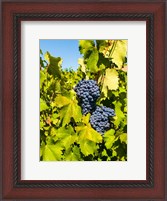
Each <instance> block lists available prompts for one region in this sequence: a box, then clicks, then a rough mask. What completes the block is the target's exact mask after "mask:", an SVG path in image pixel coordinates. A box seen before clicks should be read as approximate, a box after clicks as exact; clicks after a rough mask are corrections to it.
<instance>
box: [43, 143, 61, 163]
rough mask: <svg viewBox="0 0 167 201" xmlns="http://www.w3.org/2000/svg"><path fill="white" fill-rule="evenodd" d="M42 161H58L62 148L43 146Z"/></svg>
mask: <svg viewBox="0 0 167 201" xmlns="http://www.w3.org/2000/svg"><path fill="white" fill-rule="evenodd" d="M42 156H43V161H60V160H61V157H62V147H61V146H58V145H45V147H44V148H43V151H42Z"/></svg>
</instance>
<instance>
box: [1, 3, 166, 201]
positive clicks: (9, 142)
mask: <svg viewBox="0 0 167 201" xmlns="http://www.w3.org/2000/svg"><path fill="white" fill-rule="evenodd" d="M165 8H166V2H165V1H158V0H157V1H156V0H155V1H149V2H148V1H141V2H140V1H135V2H132V1H130V2H129V1H123V0H122V1H119V2H114V1H106V2H105V1H104V2H100V1H95V2H92V1H89V2H86V1H85V2H84V1H80V2H73V1H71V2H61V1H52V2H39V1H36V2H35V1H34V2H28V1H25V2H23V1H22V2H18V1H17V2H13V1H11V2H10V1H6V2H5V1H3V2H2V55H3V58H2V68H1V72H2V125H1V128H2V135H1V137H2V140H1V142H2V143H1V145H2V165H1V168H2V200H6V199H11V200H16V199H18V200H26V199H29V200H32V199H45V200H46V199H48V200H49V199H54V200H56V199H67V200H70V199H71V200H72V199H78V200H80V199H88V200H96V199H97V200H98V199H101V200H105V199H109V200H116V199H119V200H130V199H131V200H140V201H141V200H157V201H158V200H159V201H160V200H164V201H165V200H166V199H167V194H165V192H166V187H167V186H166V182H167V181H166V178H165V175H166V174H165V170H166V171H167V169H165V168H166V162H165V142H166V141H165V137H166V133H165V94H166V92H165V48H166V45H165V44H166V40H165V28H166V24H165V23H166V21H165ZM22 21H146V34H147V36H146V38H147V40H146V50H147V51H146V52H147V54H146V68H147V69H146V72H147V75H146V82H147V89H146V92H147V94H146V97H147V100H146V104H147V114H146V117H147V126H146V145H147V149H146V165H147V168H146V169H147V171H146V180H135V181H134V180H126V181H125V180H113V181H111V180H62V181H60V180H59V181H55V180H22V179H21V121H22V117H21V22H22ZM134 171H136V174H137V170H134ZM81 174H82V173H81Z"/></svg>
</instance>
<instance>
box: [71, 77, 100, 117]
mask: <svg viewBox="0 0 167 201" xmlns="http://www.w3.org/2000/svg"><path fill="white" fill-rule="evenodd" d="M74 90H75V92H76V93H77V96H78V98H79V99H80V102H81V107H82V113H83V114H84V115H85V114H87V113H89V112H92V111H93V110H94V109H95V108H96V100H97V99H98V98H99V97H100V90H99V86H98V85H97V82H96V81H95V80H81V81H80V82H79V83H78V84H77V85H76V86H75V88H74Z"/></svg>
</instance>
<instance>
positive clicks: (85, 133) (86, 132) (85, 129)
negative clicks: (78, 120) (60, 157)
mask: <svg viewBox="0 0 167 201" xmlns="http://www.w3.org/2000/svg"><path fill="white" fill-rule="evenodd" d="M75 130H76V131H77V132H78V141H80V140H90V141H92V142H95V143H100V142H102V136H101V135H100V134H99V133H98V132H97V131H96V130H94V129H93V128H92V127H91V125H90V124H87V125H82V126H77V127H75Z"/></svg>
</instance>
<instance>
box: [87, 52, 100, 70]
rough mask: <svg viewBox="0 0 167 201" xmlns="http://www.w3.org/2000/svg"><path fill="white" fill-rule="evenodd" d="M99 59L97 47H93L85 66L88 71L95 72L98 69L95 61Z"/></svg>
mask: <svg viewBox="0 0 167 201" xmlns="http://www.w3.org/2000/svg"><path fill="white" fill-rule="evenodd" d="M98 59H99V53H98V51H97V49H94V50H93V51H92V53H91V55H90V56H89V58H88V61H87V68H88V70H89V71H90V72H93V73H96V72H97V71H98V67H97V62H98Z"/></svg>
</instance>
